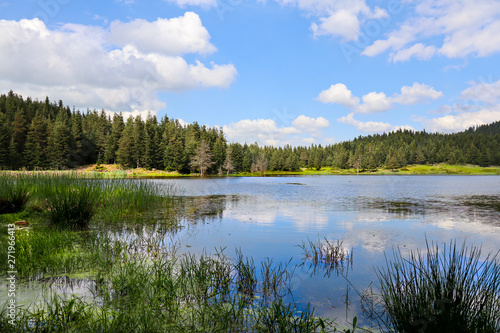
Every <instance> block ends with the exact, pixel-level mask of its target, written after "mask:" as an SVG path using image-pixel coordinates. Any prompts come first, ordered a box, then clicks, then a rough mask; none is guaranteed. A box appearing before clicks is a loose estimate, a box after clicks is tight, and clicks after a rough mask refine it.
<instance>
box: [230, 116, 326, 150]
mask: <svg viewBox="0 0 500 333" xmlns="http://www.w3.org/2000/svg"><path fill="white" fill-rule="evenodd" d="M291 125H292V126H287V127H278V125H277V124H276V122H275V121H274V120H273V119H254V120H250V119H244V120H240V121H238V122H236V123H231V124H229V125H224V126H223V127H222V129H223V131H224V134H225V135H226V137H227V138H228V140H229V141H235V142H239V143H245V142H246V143H254V142H257V143H258V144H259V145H272V146H279V145H283V144H291V145H310V144H312V143H315V142H316V139H315V137H316V138H319V139H321V138H322V135H321V130H322V129H324V128H328V127H329V126H330V122H329V121H328V120H327V119H325V118H323V117H318V118H311V117H307V116H305V115H300V116H298V117H297V118H295V119H294V120H293V121H292V123H291Z"/></svg>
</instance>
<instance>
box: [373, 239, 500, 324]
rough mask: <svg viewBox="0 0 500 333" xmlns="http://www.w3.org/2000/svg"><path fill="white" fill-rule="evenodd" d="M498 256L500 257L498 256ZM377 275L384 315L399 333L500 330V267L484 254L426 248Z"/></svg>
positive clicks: (398, 255)
mask: <svg viewBox="0 0 500 333" xmlns="http://www.w3.org/2000/svg"><path fill="white" fill-rule="evenodd" d="M497 254H498V253H497ZM394 255H395V258H394V261H388V262H387V267H386V268H380V269H379V270H378V277H379V282H380V286H381V289H380V291H381V297H382V301H383V304H384V308H385V314H384V315H381V316H380V317H379V318H381V319H382V320H383V323H384V326H386V327H387V328H389V329H390V330H394V331H396V332H498V331H500V262H499V261H498V256H497V255H488V256H487V257H483V256H482V254H481V249H480V248H477V247H467V246H466V245H465V243H464V244H463V245H462V246H461V247H460V246H459V247H457V245H456V243H455V242H450V243H449V244H448V245H446V244H444V245H443V246H438V245H429V244H427V251H426V252H424V253H421V252H418V251H417V252H415V251H414V252H411V253H410V255H409V257H408V258H405V257H403V255H402V254H401V253H400V252H395V254H394Z"/></svg>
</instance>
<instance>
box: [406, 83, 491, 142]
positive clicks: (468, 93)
mask: <svg viewBox="0 0 500 333" xmlns="http://www.w3.org/2000/svg"><path fill="white" fill-rule="evenodd" d="M469 84H470V87H469V88H467V89H465V90H463V91H462V93H461V95H460V98H461V99H462V100H469V101H471V102H473V103H476V104H460V103H455V104H454V105H452V106H450V105H443V106H441V107H440V108H439V109H438V110H435V111H432V112H431V113H438V114H447V115H445V116H442V117H437V118H426V117H417V118H415V120H416V121H419V122H421V123H422V124H423V125H424V126H425V128H426V129H428V130H429V131H432V132H444V133H450V132H457V131H462V130H465V129H467V128H469V127H471V126H476V125H483V124H488V123H492V122H495V121H499V120H500V105H499V104H498V102H499V101H500V80H499V81H496V82H492V83H486V82H484V80H481V82H475V81H472V82H470V83H469ZM482 104H484V105H482Z"/></svg>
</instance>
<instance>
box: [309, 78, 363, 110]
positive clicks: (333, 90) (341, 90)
mask: <svg viewBox="0 0 500 333" xmlns="http://www.w3.org/2000/svg"><path fill="white" fill-rule="evenodd" d="M317 100H319V101H320V102H323V103H336V104H340V105H343V106H345V107H348V108H354V107H356V106H358V105H359V98H357V97H356V96H353V94H352V92H351V91H350V90H349V89H347V87H346V86H345V85H344V84H342V83H337V84H332V85H331V86H330V88H328V89H327V90H323V91H322V92H320V94H319V95H318V98H317Z"/></svg>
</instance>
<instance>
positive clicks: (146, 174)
mask: <svg viewBox="0 0 500 333" xmlns="http://www.w3.org/2000/svg"><path fill="white" fill-rule="evenodd" d="M4 172H5V173H7V174H19V173H22V174H34V175H37V174H38V175H50V174H57V175H61V174H62V175H64V174H76V175H80V176H82V177H84V178H97V179H124V178H129V179H140V178H184V177H198V176H199V174H180V173H178V172H175V171H173V172H172V171H164V170H147V169H144V168H136V169H123V168H120V167H119V166H118V165H115V164H102V165H90V166H86V167H83V168H79V169H75V170H67V171H4ZM357 174H359V175H500V167H498V166H490V167H480V166H477V165H450V164H434V165H420V164H418V165H407V166H404V167H401V168H398V169H386V168H377V169H375V170H359V171H358V170H356V169H354V168H350V169H339V168H332V167H323V168H321V169H320V170H316V169H307V168H303V169H301V170H300V171H266V172H264V173H257V172H255V173H251V172H240V173H232V174H230V175H229V176H230V177H261V176H266V177H273V176H287V175H289V176H314V175H357ZM225 176H226V174H225V173H224V175H222V176H218V175H211V176H209V177H225Z"/></svg>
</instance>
